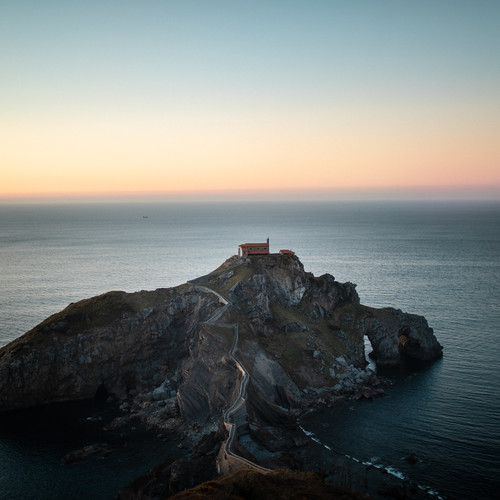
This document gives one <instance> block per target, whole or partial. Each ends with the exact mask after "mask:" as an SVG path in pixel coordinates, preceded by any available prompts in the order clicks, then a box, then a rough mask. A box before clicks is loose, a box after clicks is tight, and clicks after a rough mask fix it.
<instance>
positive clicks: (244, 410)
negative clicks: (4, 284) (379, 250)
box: [0, 255, 442, 477]
mask: <svg viewBox="0 0 500 500" xmlns="http://www.w3.org/2000/svg"><path fill="white" fill-rule="evenodd" d="M235 327H236V328H235ZM236 335H237V338H236V337H235V336H236ZM365 336H367V337H368V338H369V340H370V343H371V345H372V348H373V356H374V358H375V359H376V360H377V363H378V364H379V365H398V364H400V363H401V362H403V360H405V359H406V358H411V359H415V360H420V361H428V360H431V359H434V358H437V357H439V356H441V352H442V347H441V345H440V344H439V343H438V341H437V340H436V338H435V336H434V334H433V331H432V329H431V328H430V327H429V326H428V324H427V321H426V320H425V318H423V317H422V316H416V315H412V314H407V313H403V312H402V311H400V310H398V309H392V308H384V309H374V308H371V307H366V306H363V305H361V304H360V301H359V297H358V294H357V292H356V286H355V285H354V284H352V283H339V282H337V281H336V280H335V278H334V277H333V276H331V275H329V274H324V275H322V276H319V277H315V276H313V275H312V274H311V273H308V272H305V271H304V267H303V265H302V263H301V262H300V260H299V259H298V258H297V257H296V256H294V255H263V256H252V257H249V258H242V257H237V256H234V257H231V258H230V259H228V260H227V261H226V262H224V263H223V264H222V265H221V266H220V267H219V268H218V269H216V270H215V271H213V272H212V273H210V274H208V275H206V276H203V277H200V278H198V279H195V280H193V281H191V282H189V283H186V284H184V285H181V286H178V287H175V288H170V289H159V290H156V291H150V292H146V291H142V292H136V293H125V292H109V293H106V294H103V295H100V296H97V297H93V298H90V299H86V300H82V301H80V302H77V303H73V304H70V305H69V306H68V307H67V308H66V309H64V310H63V311H61V312H59V313H57V314H55V315H53V316H51V317H49V318H48V319H46V320H45V321H43V322H42V323H40V324H39V325H38V326H36V327H35V328H34V329H32V330H31V331H29V332H27V333H26V334H25V335H23V336H22V337H20V338H18V339H16V340H15V341H13V342H11V343H10V344H9V345H7V346H5V347H3V348H2V349H1V350H0V411H8V410H15V409H19V408H27V407H32V406H37V405H42V404H47V403H51V402H59V401H70V400H77V399H86V398H93V397H102V398H107V399H108V400H110V401H115V402H117V403H118V404H119V405H120V407H121V409H122V410H123V412H124V414H125V415H126V416H124V418H126V417H127V416H135V417H139V418H141V419H142V420H143V421H145V422H146V423H147V424H148V425H151V426H155V427H158V428H167V429H191V430H192V432H193V433H194V434H195V435H196V436H197V438H199V437H200V436H201V435H207V433H210V432H212V434H213V435H214V436H218V438H217V439H215V442H217V443H219V444H218V446H216V448H217V449H215V448H214V450H212V451H213V452H214V456H215V455H217V456H218V457H219V458H218V459H217V463H216V465H214V467H216V469H217V472H228V471H231V470H234V469H235V468H238V467H237V466H235V462H234V457H230V456H229V455H231V453H229V454H228V453H225V454H224V453H222V454H221V452H220V449H221V448H220V444H221V442H222V440H224V439H226V438H227V432H228V431H227V429H229V428H230V426H231V425H234V426H235V428H236V433H235V439H234V442H232V443H231V446H232V449H233V450H234V452H235V455H237V456H239V457H242V458H243V459H247V460H249V461H250V463H255V462H260V463H265V464H267V465H270V466H276V465H277V466H281V465H283V464H285V465H287V463H286V461H285V462H283V456H282V454H281V455H280V452H282V451H283V447H284V446H285V445H286V448H287V449H290V447H293V446H299V445H300V444H301V441H303V440H304V439H305V438H304V436H303V435H302V436H300V435H299V434H298V433H297V432H296V431H297V417H298V416H299V415H300V413H301V412H303V411H304V410H306V409H307V408H310V407H314V406H317V405H319V404H330V403H333V402H334V401H336V400H337V399H338V398H345V397H352V396H354V397H358V398H359V397H373V396H374V395H377V394H380V393H383V389H382V388H381V387H380V381H379V380H378V378H377V376H376V375H375V373H373V372H372V371H371V370H369V369H366V366H367V362H366V356H365V347H364V337H365ZM242 384H245V385H244V389H243V387H242ZM238 399H240V401H239V403H240V404H239V405H238V408H237V409H235V410H234V413H232V414H231V415H227V414H226V413H225V412H227V409H228V408H229V407H230V406H231V405H232V404H233V403H234V402H235V401H237V400H238ZM236 410H237V411H236ZM223 417H224V419H225V420H224V422H223ZM223 423H224V424H225V425H226V429H224V426H223ZM193 429H194V430H193ZM226 451H227V450H226ZM280 457H281V458H280ZM230 459H231V460H230ZM214 470H215V469H214ZM212 472H213V471H212ZM209 476H210V474H209ZM200 477H201V476H200Z"/></svg>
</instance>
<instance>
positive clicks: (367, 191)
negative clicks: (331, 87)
mask: <svg viewBox="0 0 500 500" xmlns="http://www.w3.org/2000/svg"><path fill="white" fill-rule="evenodd" d="M196 201H199V202H203V201H206V202H218V201H220V202H237V201H241V202H252V201H255V202H260V201H266V202H270V201H289V202H293V201H500V185H498V186H491V185H475V186H453V185H448V186H399V187H385V188H358V189H356V188H317V189H314V188H309V189H283V190H280V189H227V190H182V191H181V190H178V191H174V190H170V191H169V190H164V191H161V190H157V191H122V192H118V191H102V192H79V191H74V192H64V193H63V192H46V193H0V203H3V204H5V203H91V202H100V203H103V202H109V203H117V202H196Z"/></svg>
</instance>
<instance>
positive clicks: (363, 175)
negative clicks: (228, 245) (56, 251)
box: [0, 0, 500, 200]
mask: <svg viewBox="0 0 500 500" xmlns="http://www.w3.org/2000/svg"><path fill="white" fill-rule="evenodd" d="M153 4H154V5H151V6H148V7H147V8H146V7H144V6H142V5H139V4H137V5H135V4H134V5H133V6H132V5H130V6H127V8H125V7H124V6H123V5H122V3H121V2H118V1H117V0H111V1H110V2H109V3H106V6H103V5H101V3H98V2H97V3H95V2H94V3H93V2H91V3H90V4H88V5H87V4H85V8H84V7H82V6H80V5H77V4H75V5H73V4H66V3H65V2H56V3H54V4H52V3H51V4H50V5H46V4H45V3H43V2H41V3H37V4H36V5H33V6H32V8H31V9H30V10H29V12H27V11H26V9H25V8H24V7H22V6H21V4H19V3H16V2H12V3H10V4H9V5H8V7H7V6H6V12H5V16H4V17H5V19H6V21H5V22H4V24H3V30H0V41H1V42H2V44H3V46H6V47H8V48H9V50H8V51H7V53H8V57H7V58H5V60H4V67H3V70H4V74H5V78H2V80H1V81H0V101H1V102H0V107H1V109H2V113H0V200H1V199H3V200H5V199H22V198H30V197H31V198H33V197H34V198H40V199H41V198H50V197H59V198H60V197H64V196H67V197H71V196H83V197H96V196H97V197H106V196H109V197H112V198H113V197H120V196H127V195H131V196H132V195H134V196H144V197H147V196H148V194H151V193H156V194H159V193H164V194H166V195H167V194H168V195H169V196H175V197H182V196H183V195H186V196H194V193H196V195H197V196H198V195H199V196H203V195H206V196H209V197H214V196H216V195H217V194H219V195H220V196H222V197H224V196H225V195H226V194H227V193H243V192H252V193H258V192H261V193H262V195H270V193H289V194H290V196H291V194H293V193H295V194H296V195H297V196H300V193H310V195H311V196H312V197H314V193H327V192H330V193H344V194H345V195H346V196H347V193H351V194H353V196H354V195H355V196H358V195H363V194H368V193H370V192H372V193H375V195H377V196H378V195H380V193H383V192H387V193H393V194H391V196H395V195H396V193H397V192H400V193H401V196H402V197H404V196H405V195H406V193H408V192H416V191H421V192H424V191H427V192H428V193H438V192H440V191H442V190H445V191H450V190H453V189H455V190H457V191H459V192H460V193H463V192H465V191H466V190H467V189H469V190H470V191H471V196H475V195H476V194H477V193H478V192H486V191H488V192H489V193H493V195H492V196H493V197H496V198H498V197H499V196H498V193H499V192H500V146H499V144H500V141H499V138H498V131H499V130H500V90H499V89H500V86H499V85H498V72H497V71H496V66H495V62H496V60H497V56H498V50H499V48H500V36H499V33H500V32H499V30H498V26H497V23H496V22H495V20H496V19H497V16H496V14H497V13H498V12H500V11H499V9H500V7H498V6H496V5H494V3H492V4H489V5H488V7H487V8H486V6H485V7H484V8H483V9H477V8H475V7H474V6H472V4H471V6H467V7H465V6H463V10H461V9H456V11H455V10H453V11H451V9H449V8H448V7H446V6H440V7H437V6H435V5H432V6H430V5H427V4H419V3H415V4H411V5H410V4H408V5H406V4H404V5H402V4H401V5H399V4H398V5H397V6H396V4H394V3H393V2H388V3H385V4H384V3H383V5H381V6H375V5H374V4H373V2H369V1H368V0H363V1H362V5H363V7H362V8H361V9H360V8H359V7H358V6H354V5H350V4H349V2H345V5H344V4H343V5H342V6H339V5H337V4H336V3H335V2H320V3H319V4H318V5H315V6H312V5H309V4H305V3H304V4H302V3H297V4H295V3H294V4H293V5H288V4H287V7H286V9H283V5H280V4H281V2H277V3H271V4H269V3H268V2H257V3H255V5H254V4H252V8H248V6H245V3H241V2H236V3H231V5H230V6H226V7H224V8H221V6H215V7H213V6H208V4H207V3H206V2H195V3H194V4H191V3H185V2H178V1H173V2H153ZM360 12H362V13H363V14H362V15H360ZM28 14H29V15H28ZM9 16H10V17H9ZM471 20H474V23H475V24H474V23H472V21H471ZM471 27H475V28H474V29H475V30H476V31H470V30H471V29H472V28H471ZM465 32H467V33H469V35H470V36H468V37H464V36H463V35H464V33H465ZM256 33H259V36H256ZM353 33H357V35H356V36H354V35H353ZM382 34H383V36H381V35H382ZM475 193H476V194H475ZM495 193H496V194H495ZM325 196H326V194H325ZM460 196H461V194H460Z"/></svg>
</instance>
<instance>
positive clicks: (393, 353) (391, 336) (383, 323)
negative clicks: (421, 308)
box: [356, 308, 442, 366]
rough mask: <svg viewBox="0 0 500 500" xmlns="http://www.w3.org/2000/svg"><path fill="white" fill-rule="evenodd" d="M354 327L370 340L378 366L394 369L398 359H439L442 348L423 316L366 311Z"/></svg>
mask: <svg viewBox="0 0 500 500" xmlns="http://www.w3.org/2000/svg"><path fill="white" fill-rule="evenodd" d="M356 327H357V328H358V329H359V330H360V331H361V332H362V333H363V334H364V335H366V336H367V337H368V338H369V339H370V343H371V345H372V348H373V353H372V356H373V358H374V359H375V360H376V361H377V363H378V364H379V365H385V366H387V365H392V366H394V365H398V364H399V363H401V361H402V359H404V358H405V357H406V358H410V359H414V360H418V361H429V360H432V359H435V358H437V357H439V356H441V352H442V347H441V345H440V344H439V342H438V341H437V339H436V337H435V336H434V332H433V330H432V328H430V327H429V325H428V324H427V320H426V319H425V318H424V317H423V316H417V315H416V314H408V313H404V312H402V311H401V310H399V309H393V308H385V309H380V310H374V309H369V308H366V313H365V314H364V316H363V317H362V318H360V319H359V320H358V321H357V322H356Z"/></svg>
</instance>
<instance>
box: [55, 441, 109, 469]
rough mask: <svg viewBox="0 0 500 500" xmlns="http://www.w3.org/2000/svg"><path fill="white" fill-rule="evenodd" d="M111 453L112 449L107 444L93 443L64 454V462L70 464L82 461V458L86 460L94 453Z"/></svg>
mask: <svg viewBox="0 0 500 500" xmlns="http://www.w3.org/2000/svg"><path fill="white" fill-rule="evenodd" d="M110 453H111V450H109V449H108V447H107V445H106V444H91V445H89V446H85V447H84V448H82V449H80V450H74V451H72V452H70V453H68V454H67V455H64V457H63V459H62V463H63V464H64V465H69V464H72V463H75V462H81V461H82V460H86V459H87V458H90V457H93V456H94V455H98V454H102V455H109V454H110Z"/></svg>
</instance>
